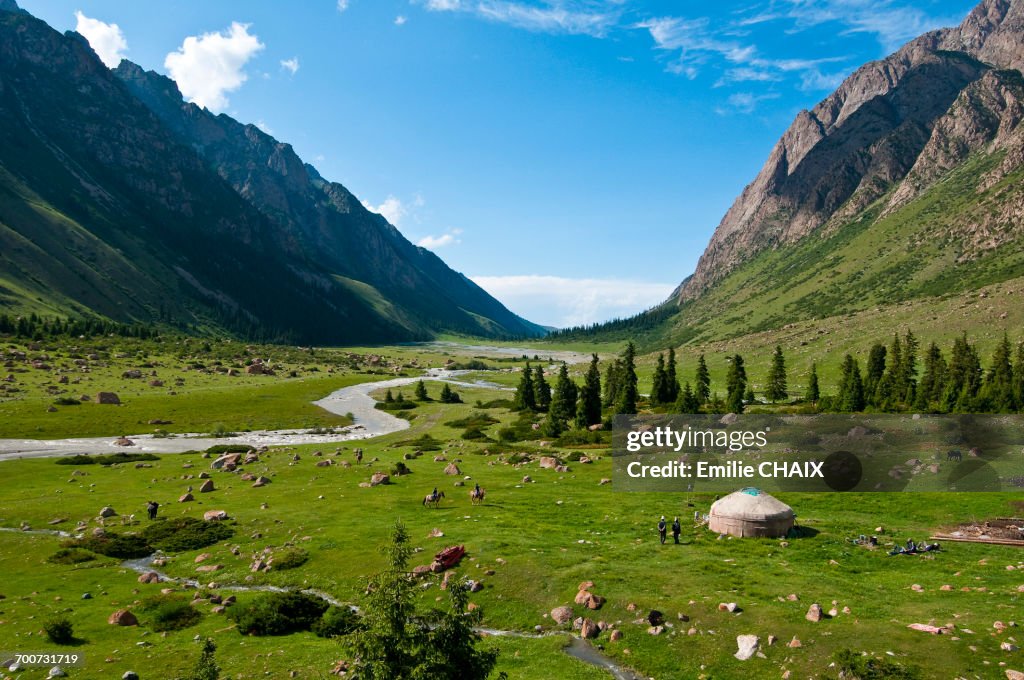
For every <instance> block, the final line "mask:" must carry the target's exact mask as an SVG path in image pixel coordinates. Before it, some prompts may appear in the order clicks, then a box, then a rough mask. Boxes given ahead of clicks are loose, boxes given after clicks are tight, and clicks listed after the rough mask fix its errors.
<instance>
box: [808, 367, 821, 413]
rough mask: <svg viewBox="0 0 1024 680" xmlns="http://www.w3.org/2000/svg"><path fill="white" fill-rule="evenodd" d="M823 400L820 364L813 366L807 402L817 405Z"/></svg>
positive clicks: (809, 379)
mask: <svg viewBox="0 0 1024 680" xmlns="http://www.w3.org/2000/svg"><path fill="white" fill-rule="evenodd" d="M819 399H821V388H819V387H818V364H811V376H810V377H809V378H808V379H807V401H809V402H811V403H812V404H817V403H818V400H819Z"/></svg>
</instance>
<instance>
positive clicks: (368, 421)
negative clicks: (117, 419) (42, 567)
mask: <svg viewBox="0 0 1024 680" xmlns="http://www.w3.org/2000/svg"><path fill="white" fill-rule="evenodd" d="M430 344H432V345H434V346H437V347H440V348H446V347H450V348H452V349H461V350H468V351H473V352H484V351H486V352H490V353H499V354H504V355H508V356H521V355H524V354H525V355H527V356H533V355H536V354H540V352H539V351H538V350H533V349H528V348H497V347H491V346H486V345H471V346H466V345H455V344H449V343H430ZM544 356H545V357H551V358H552V359H554V360H556V361H565V362H566V363H580V362H582V361H586V360H588V359H589V356H587V355H584V354H579V353H576V352H544ZM468 373H479V371H452V370H446V369H440V368H434V369H430V370H428V371H427V373H426V374H424V375H422V376H416V377H412V378H409V377H404V378H392V379H390V380H381V381H376V382H366V383H360V384H358V385H351V386H349V387H343V388H341V389H339V390H336V391H334V392H332V393H331V394H329V395H327V396H326V397H324V398H323V399H320V400H318V401H315V402H313V403H315V404H316V405H317V406H319V407H321V408H323V409H325V410H327V411H330V412H331V413H335V414H337V415H346V414H348V413H351V414H352V415H353V417H354V422H353V424H352V425H350V426H348V427H345V428H341V429H339V430H337V431H336V432H335V433H333V434H310V433H309V432H307V431H306V430H260V431H255V432H243V433H239V434H238V435H237V436H234V437H231V438H230V439H229V441H231V442H232V443H244V444H251V445H253V446H287V445H296V444H321V443H322V444H333V443H338V442H345V441H353V440H359V439H369V438H371V437H379V436H381V435H385V434H391V433H393V432H399V431H401V430H404V429H407V428H408V427H409V421H407V420H403V419H401V418H397V417H395V416H393V415H391V414H390V413H387V412H385V411H381V410H379V409H377V408H375V405H376V403H377V402H376V400H374V399H373V398H372V397H371V396H370V393H371V392H374V391H376V390H381V389H388V388H397V387H405V386H407V385H411V384H413V383H415V382H417V381H418V380H433V381H440V382H447V383H449V384H452V385H456V386H462V387H488V388H491V389H502V390H511V388H508V387H503V386H501V385H497V384H495V383H491V382H488V381H485V380H475V381H472V382H467V381H465V380H460V378H462V377H463V376H465V375H466V374H468ZM128 438H129V439H131V440H132V442H133V443H134V446H132V447H129V450H131V451H137V452H147V453H181V452H183V451H189V450H201V449H205V448H209V447H211V446H214V445H216V444H223V443H224V441H225V440H224V439H214V438H210V437H203V436H201V435H198V434H184V435H177V436H175V437H170V438H154V437H153V436H152V435H150V434H140V435H130V436H129V437H128ZM114 441H115V439H114V437H80V438H69V439H50V440H40V439H0V461H3V460H12V459H17V458H47V457H57V456H66V455H72V454H79V453H89V454H97V453H111V452H114V451H124V450H125V448H124V447H121V446H117V445H116V444H114ZM0 531H8V532H18V533H32V534H46V535H52V536H60V537H64V538H67V537H69V536H70V534H68V533H67V532H63V531H56V530H31V531H27V532H22V531H21V530H19V529H14V528H9V527H0ZM154 557H155V556H154V555H151V556H149V557H145V558H141V559H136V560H126V561H124V562H123V563H122V566H123V567H126V568H128V569H131V570H132V571H135V572H138V573H145V572H148V571H156V572H157V574H158V575H159V576H160V580H161V581H168V582H173V583H178V584H180V585H183V586H186V587H199V585H200V584H199V582H198V581H196V580H195V579H178V578H174V577H172V576H169V575H167V574H164V573H162V572H160V571H159V570H156V569H155V568H154V567H153V559H154ZM220 589H221V590H227V591H236V592H246V591H282V590H283V589H282V588H279V587H277V586H270V585H263V586H249V585H241V584H222V585H221V586H220ZM303 592H306V593H308V594H310V595H314V596H316V597H319V598H321V599H323V600H324V601H326V602H328V603H330V604H332V605H335V606H345V605H344V603H342V602H340V601H338V600H337V599H336V598H334V597H333V596H331V595H330V594H329V593H325V592H322V591H319V590H306V591H303ZM478 632H479V633H482V634H485V635H494V636H502V637H518V638H541V637H547V636H551V635H563V634H564V633H561V632H540V633H537V632H524V631H517V630H499V629H496V628H480V629H478ZM564 651H565V653H566V654H568V655H569V656H572V657H574V658H576V659H579V660H580V661H583V662H584V663H587V664H590V665H592V666H597V667H599V668H602V669H604V670H606V671H608V672H609V673H610V674H611V676H612V677H613V678H614V679H615V680H640V676H638V675H636V674H634V673H633V672H631V671H629V670H628V669H625V668H623V667H621V666H619V665H618V664H617V663H616V662H615V661H613V660H612V659H610V658H608V657H607V656H605V655H604V654H602V653H601V652H600V651H599V650H598V649H597V648H596V647H594V646H593V645H592V644H590V643H589V642H587V641H586V640H583V639H581V638H579V637H577V636H575V635H573V636H570V639H569V644H568V645H567V646H566V647H565V648H564Z"/></svg>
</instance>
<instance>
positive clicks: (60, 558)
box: [47, 548, 96, 564]
mask: <svg viewBox="0 0 1024 680" xmlns="http://www.w3.org/2000/svg"><path fill="white" fill-rule="evenodd" d="M94 559H96V556H95V555H93V554H92V553H91V552H89V551H88V550H83V549H81V548H61V549H60V550H58V551H57V552H55V553H53V554H52V555H50V556H49V557H48V558H47V562H53V563H54V564H81V563H82V562H89V561H92V560H94Z"/></svg>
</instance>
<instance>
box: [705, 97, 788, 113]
mask: <svg viewBox="0 0 1024 680" xmlns="http://www.w3.org/2000/svg"><path fill="white" fill-rule="evenodd" d="M778 98H779V95H778V94H777V93H775V92H769V93H768V94H760V95H757V94H752V93H750V92H737V93H735V94H732V95H729V108H723V107H719V108H717V109H715V111H716V112H717V113H719V114H722V115H725V114H728V113H753V112H754V110H755V109H756V108H757V105H758V104H759V103H760V102H763V101H765V100H768V99H778Z"/></svg>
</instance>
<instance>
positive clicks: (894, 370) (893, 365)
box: [873, 333, 903, 410]
mask: <svg viewBox="0 0 1024 680" xmlns="http://www.w3.org/2000/svg"><path fill="white" fill-rule="evenodd" d="M902 363H903V343H901V342H900V336H899V334H897V333H893V336H892V344H891V345H890V346H889V355H888V362H887V364H886V367H885V373H883V374H882V378H881V379H880V380H879V381H878V385H877V386H876V387H875V396H874V400H873V403H874V405H875V406H877V407H878V408H880V409H886V410H888V409H891V408H892V407H893V406H894V405H895V403H896V402H898V401H899V398H898V395H897V386H896V382H897V375H898V373H899V372H900V365H901V364H902Z"/></svg>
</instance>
